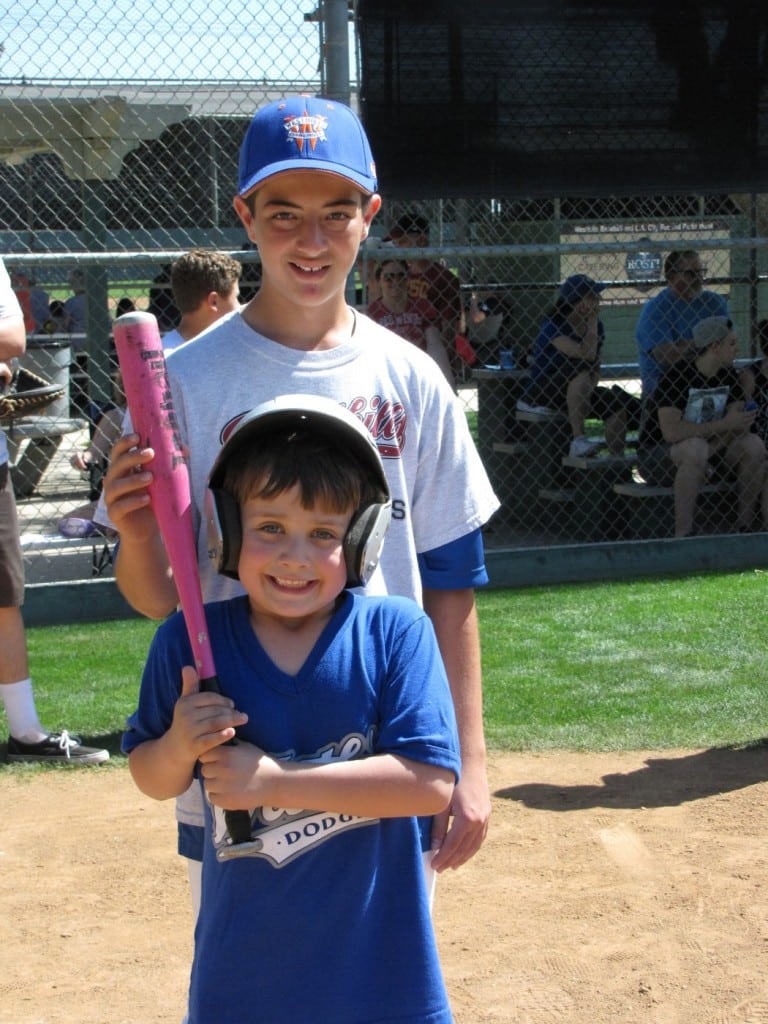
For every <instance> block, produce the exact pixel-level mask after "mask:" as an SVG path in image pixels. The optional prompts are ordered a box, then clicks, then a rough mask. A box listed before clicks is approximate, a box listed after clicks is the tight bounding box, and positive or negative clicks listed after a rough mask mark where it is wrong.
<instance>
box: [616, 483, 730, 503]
mask: <svg viewBox="0 0 768 1024" xmlns="http://www.w3.org/2000/svg"><path fill="white" fill-rule="evenodd" d="M613 489H614V491H615V492H616V494H621V495H623V496H624V497H626V498H640V499H645V498H673V497H674V496H675V489H674V487H656V486H654V485H653V484H647V483H645V481H644V480H627V481H625V482H623V483H618V484H614V485H613ZM735 489H736V485H735V483H732V482H731V481H729V480H720V481H718V483H716V484H705V485H704V486H703V487H700V488H699V494H727V493H728V492H729V491H733V490H735Z"/></svg>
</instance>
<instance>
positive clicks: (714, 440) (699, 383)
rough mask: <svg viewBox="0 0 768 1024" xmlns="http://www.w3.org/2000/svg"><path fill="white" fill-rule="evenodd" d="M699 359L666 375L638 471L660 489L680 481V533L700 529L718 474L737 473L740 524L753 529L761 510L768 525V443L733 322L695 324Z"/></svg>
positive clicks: (652, 406)
mask: <svg viewBox="0 0 768 1024" xmlns="http://www.w3.org/2000/svg"><path fill="white" fill-rule="evenodd" d="M693 345H694V351H693V354H692V358H689V359H683V360H680V361H679V362H678V363H676V364H675V365H674V366H671V367H670V368H669V369H668V370H667V371H666V373H665V374H664V375H663V377H662V378H661V380H660V381H659V384H658V386H657V388H656V390H655V391H654V393H653V395H652V396H651V399H650V400H649V402H648V406H647V415H646V416H645V421H644V424H643V428H642V431H641V433H640V439H639V444H638V469H639V471H640V474H641V475H642V477H643V479H644V480H646V481H647V482H648V483H650V484H653V485H655V486H659V487H674V492H675V536H676V537H686V536H688V535H689V534H691V533H692V532H693V520H694V513H695V510H696V500H697V498H698V494H699V491H700V489H701V488H702V487H703V486H704V484H705V483H706V482H707V481H708V480H710V479H712V478H717V477H720V476H723V475H730V476H735V478H736V482H737V489H738V508H737V516H736V522H735V523H734V529H736V530H738V531H740V532H749V531H750V530H751V529H752V528H753V526H754V522H755V517H756V514H757V512H758V505H759V506H760V507H759V511H760V514H761V519H762V524H763V526H765V525H766V523H768V493H767V488H766V448H765V444H764V443H763V441H762V440H761V439H760V437H758V435H757V434H755V433H754V432H753V430H752V425H753V423H754V421H755V416H756V412H755V410H754V409H746V408H745V396H744V392H743V389H742V386H741V383H740V381H739V376H738V373H737V371H736V369H735V367H734V365H733V363H734V359H735V358H736V355H737V353H738V342H737V340H736V335H735V333H734V330H733V324H732V323H731V321H730V320H729V319H728V318H727V317H724V316H710V317H706V319H704V320H701V321H699V323H698V324H697V325H696V326H695V327H694V329H693Z"/></svg>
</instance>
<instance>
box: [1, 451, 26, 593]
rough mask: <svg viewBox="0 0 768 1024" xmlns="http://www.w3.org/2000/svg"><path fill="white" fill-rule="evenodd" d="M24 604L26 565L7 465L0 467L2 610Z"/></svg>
mask: <svg viewBox="0 0 768 1024" xmlns="http://www.w3.org/2000/svg"><path fill="white" fill-rule="evenodd" d="M23 603H24V561H23V559H22V557H21V544H20V543H19V521H18V519H17V517H16V499H15V497H14V494H13V483H12V481H11V474H10V471H9V469H8V463H7V462H6V463H5V464H4V465H2V466H0V608H18V607H20V606H21V605H22V604H23Z"/></svg>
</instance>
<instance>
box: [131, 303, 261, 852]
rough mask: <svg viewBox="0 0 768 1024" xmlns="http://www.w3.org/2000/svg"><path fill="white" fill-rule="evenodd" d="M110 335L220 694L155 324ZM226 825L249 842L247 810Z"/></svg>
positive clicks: (207, 668) (198, 655)
mask: <svg viewBox="0 0 768 1024" xmlns="http://www.w3.org/2000/svg"><path fill="white" fill-rule="evenodd" d="M114 336H115V349H116V350H117V358H118V362H119V363H120V372H121V373H122V377H123V388H124V390H125V397H126V402H127V405H128V411H129V412H130V415H131V423H132V425H133V430H134V432H135V433H136V434H138V435H139V437H140V439H141V440H140V444H141V447H142V448H145V447H146V448H151V449H152V450H153V451H154V453H155V454H154V458H153V459H152V461H151V463H149V467H148V468H149V469H151V471H152V483H151V484H150V485H149V496H150V499H151V501H152V510H153V511H154V513H155V518H156V519H157V524H158V527H159V529H160V534H161V536H162V538H163V544H164V545H165V550H166V552H167V554H168V561H169V563H170V566H171V569H172V571H173V578H174V580H175V582H176V589H177V591H178V594H179V603H180V604H181V610H182V614H183V615H184V624H185V626H186V629H187V634H188V636H189V642H190V644H191V645H192V654H193V656H194V659H195V668H196V669H197V673H198V675H199V677H200V688H201V689H202V690H209V691H213V692H215V693H221V687H220V686H219V680H218V677H217V675H216V666H215V665H214V661H213V652H212V650H211V642H210V638H209V636H208V626H207V624H206V621H205V608H204V606H203V595H202V590H201V587H200V574H199V572H198V568H197V550H196V547H195V535H194V526H193V522H192V499H191V494H190V486H189V472H188V470H187V460H186V459H185V457H184V453H183V451H182V445H181V438H180V436H179V430H178V424H177V421H176V414H175V412H174V408H173V397H172V395H171V388H170V385H169V383H168V376H167V373H166V368H165V356H164V354H163V343H162V341H161V339H160V331H159V329H158V326H157V320H156V319H155V317H154V316H153V315H152V314H151V313H141V312H137V313H126V314H124V315H123V316H120V317H118V318H117V320H115V324H114ZM226 820H227V829H228V831H229V834H230V837H231V839H232V841H233V842H234V843H242V842H248V841H250V838H251V819H250V815H249V814H248V812H247V811H227V812H226Z"/></svg>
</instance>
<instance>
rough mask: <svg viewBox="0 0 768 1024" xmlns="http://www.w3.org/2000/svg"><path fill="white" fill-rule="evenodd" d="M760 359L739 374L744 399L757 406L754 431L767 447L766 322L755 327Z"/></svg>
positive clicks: (767, 335)
mask: <svg viewBox="0 0 768 1024" xmlns="http://www.w3.org/2000/svg"><path fill="white" fill-rule="evenodd" d="M757 340H758V342H759V343H760V353H761V354H760V358H759V359H757V360H755V362H753V363H750V364H749V366H745V367H744V369H743V370H742V371H741V373H740V374H739V379H740V380H741V386H742V387H743V388H744V398H745V399H746V400H747V401H748V402H754V403H755V404H756V405H757V420H756V421H755V429H756V431H757V433H758V434H759V435H760V437H762V439H763V441H764V442H765V444H766V445H767V446H768V320H761V321H760V322H759V323H758V325H757Z"/></svg>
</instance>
